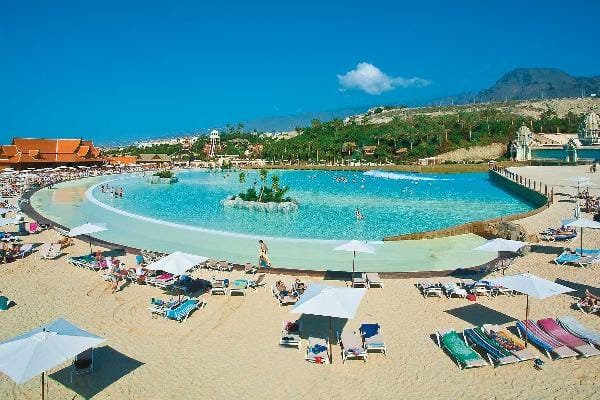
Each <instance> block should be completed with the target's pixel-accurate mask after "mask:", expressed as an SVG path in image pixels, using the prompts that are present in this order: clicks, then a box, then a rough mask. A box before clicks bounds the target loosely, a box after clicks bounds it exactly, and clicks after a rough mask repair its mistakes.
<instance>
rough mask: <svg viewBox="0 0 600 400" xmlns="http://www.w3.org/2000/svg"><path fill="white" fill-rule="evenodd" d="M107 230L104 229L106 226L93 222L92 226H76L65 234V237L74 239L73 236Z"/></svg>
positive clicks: (89, 224) (88, 224)
mask: <svg viewBox="0 0 600 400" xmlns="http://www.w3.org/2000/svg"><path fill="white" fill-rule="evenodd" d="M105 230H107V228H106V224H104V223H101V222H95V223H93V224H91V223H89V222H88V223H87V224H83V225H80V226H77V227H75V228H73V229H71V230H70V231H69V232H67V235H69V236H71V237H75V236H79V235H89V234H91V233H95V232H102V231H105Z"/></svg>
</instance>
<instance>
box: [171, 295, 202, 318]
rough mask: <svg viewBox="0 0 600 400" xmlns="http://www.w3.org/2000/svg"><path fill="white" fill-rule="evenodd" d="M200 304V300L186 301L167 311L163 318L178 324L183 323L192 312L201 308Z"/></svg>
mask: <svg viewBox="0 0 600 400" xmlns="http://www.w3.org/2000/svg"><path fill="white" fill-rule="evenodd" d="M202 304H203V303H200V300H193V299H187V300H186V301H184V302H183V303H181V305H180V306H179V307H177V308H174V309H172V310H167V311H166V312H165V317H167V318H169V319H174V320H176V321H179V322H182V321H185V320H186V319H188V317H189V316H190V314H191V313H192V312H193V311H194V310H196V309H198V308H200V307H202Z"/></svg>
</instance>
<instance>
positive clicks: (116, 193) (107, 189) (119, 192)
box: [100, 184, 125, 199]
mask: <svg viewBox="0 0 600 400" xmlns="http://www.w3.org/2000/svg"><path fill="white" fill-rule="evenodd" d="M100 190H102V193H109V194H110V195H111V196H112V197H118V198H121V199H122V198H123V194H124V193H125V192H123V188H119V189H117V188H115V187H111V186H109V185H108V184H106V185H104V184H103V185H101V186H100Z"/></svg>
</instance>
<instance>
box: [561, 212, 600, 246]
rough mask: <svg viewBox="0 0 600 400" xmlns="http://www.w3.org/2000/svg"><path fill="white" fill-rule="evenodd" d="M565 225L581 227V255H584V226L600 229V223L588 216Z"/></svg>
mask: <svg viewBox="0 0 600 400" xmlns="http://www.w3.org/2000/svg"><path fill="white" fill-rule="evenodd" d="M565 226H571V227H573V228H580V229H579V236H580V240H581V255H583V228H589V229H600V223H599V222H596V221H594V220H591V219H587V218H578V219H576V220H574V221H571V222H569V223H568V224H565Z"/></svg>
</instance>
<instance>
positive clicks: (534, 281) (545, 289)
mask: <svg viewBox="0 0 600 400" xmlns="http://www.w3.org/2000/svg"><path fill="white" fill-rule="evenodd" d="M489 282H490V283H492V284H494V285H498V286H504V287H505V288H508V289H511V290H514V291H516V292H520V293H523V294H526V295H528V296H532V297H535V298H536V299H545V298H547V297H551V296H555V295H557V294H562V293H567V292H572V291H574V290H575V289H571V288H570V287H566V286H563V285H560V284H558V283H555V282H552V281H548V280H546V279H543V278H540V277H538V276H535V275H532V274H529V273H523V274H517V275H509V276H503V277H501V278H495V279H489Z"/></svg>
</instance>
